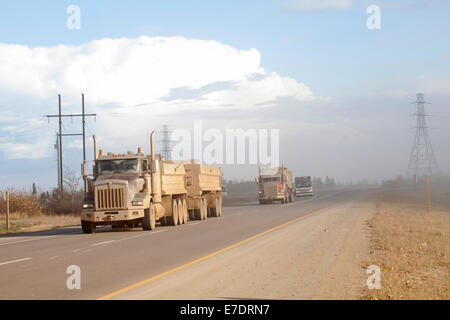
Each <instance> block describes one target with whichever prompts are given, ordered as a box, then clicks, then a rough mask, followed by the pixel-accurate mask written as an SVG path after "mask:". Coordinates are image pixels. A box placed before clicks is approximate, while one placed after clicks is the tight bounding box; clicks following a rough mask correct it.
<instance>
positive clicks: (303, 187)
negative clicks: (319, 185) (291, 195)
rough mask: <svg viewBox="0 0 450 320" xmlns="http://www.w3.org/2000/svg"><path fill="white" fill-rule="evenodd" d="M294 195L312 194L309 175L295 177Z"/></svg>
mask: <svg viewBox="0 0 450 320" xmlns="http://www.w3.org/2000/svg"><path fill="white" fill-rule="evenodd" d="M294 182H295V183H294V185H295V196H296V197H302V196H312V195H314V192H313V186H312V182H311V177H310V176H307V177H295V180H294Z"/></svg>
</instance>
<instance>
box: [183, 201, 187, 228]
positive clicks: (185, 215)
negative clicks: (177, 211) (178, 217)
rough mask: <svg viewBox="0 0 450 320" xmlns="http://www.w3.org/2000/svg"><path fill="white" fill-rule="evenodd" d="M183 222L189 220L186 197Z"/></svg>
mask: <svg viewBox="0 0 450 320" xmlns="http://www.w3.org/2000/svg"><path fill="white" fill-rule="evenodd" d="M182 212H183V214H182V216H183V224H186V223H187V220H188V209H187V204H186V199H183V211H182Z"/></svg>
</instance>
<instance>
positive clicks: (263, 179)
mask: <svg viewBox="0 0 450 320" xmlns="http://www.w3.org/2000/svg"><path fill="white" fill-rule="evenodd" d="M262 181H263V182H280V178H279V177H275V178H262Z"/></svg>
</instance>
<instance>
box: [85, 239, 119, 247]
mask: <svg viewBox="0 0 450 320" xmlns="http://www.w3.org/2000/svg"><path fill="white" fill-rule="evenodd" d="M115 241H116V240H109V241H105V242H99V243H93V244H91V246H93V247H96V246H101V245H102V244H107V243H112V242H115Z"/></svg>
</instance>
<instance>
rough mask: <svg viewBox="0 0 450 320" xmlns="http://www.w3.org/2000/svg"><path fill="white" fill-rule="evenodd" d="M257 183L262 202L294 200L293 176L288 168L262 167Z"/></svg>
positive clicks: (260, 201)
mask: <svg viewBox="0 0 450 320" xmlns="http://www.w3.org/2000/svg"><path fill="white" fill-rule="evenodd" d="M257 183H258V198H259V203H260V204H267V203H272V202H274V201H281V203H287V202H292V192H293V190H292V176H291V172H290V171H289V170H287V169H286V168H284V167H276V168H260V169H259V177H258V179H257Z"/></svg>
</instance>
